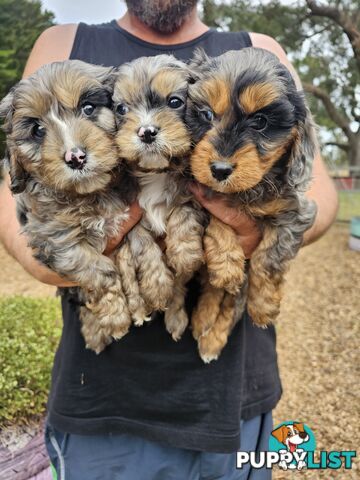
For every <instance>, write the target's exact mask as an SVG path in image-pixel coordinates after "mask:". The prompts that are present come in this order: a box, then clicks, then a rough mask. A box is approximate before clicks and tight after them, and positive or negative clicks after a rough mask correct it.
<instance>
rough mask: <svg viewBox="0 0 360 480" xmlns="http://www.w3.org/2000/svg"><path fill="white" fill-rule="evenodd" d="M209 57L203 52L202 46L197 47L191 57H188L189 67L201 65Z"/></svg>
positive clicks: (206, 61) (207, 60)
mask: <svg viewBox="0 0 360 480" xmlns="http://www.w3.org/2000/svg"><path fill="white" fill-rule="evenodd" d="M209 60H210V57H209V56H208V55H207V54H206V53H205V50H204V49H203V48H197V49H196V50H195V52H194V55H193V57H192V58H191V59H190V63H189V65H190V67H201V66H202V65H204V63H208V62H209Z"/></svg>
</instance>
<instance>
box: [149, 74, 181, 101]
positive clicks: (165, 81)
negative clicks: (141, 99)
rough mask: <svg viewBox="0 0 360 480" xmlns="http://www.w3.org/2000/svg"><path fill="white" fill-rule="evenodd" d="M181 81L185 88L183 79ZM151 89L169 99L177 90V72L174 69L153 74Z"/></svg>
mask: <svg viewBox="0 0 360 480" xmlns="http://www.w3.org/2000/svg"><path fill="white" fill-rule="evenodd" d="M181 81H182V82H183V86H184V88H186V82H185V81H184V80H183V79H181ZM151 87H152V88H153V89H154V90H155V91H158V92H159V93H161V95H163V96H164V97H169V96H170V95H171V94H172V93H174V92H176V91H177V90H178V89H179V72H178V71H177V70H176V69H174V70H170V69H163V70H162V71H160V72H158V73H156V74H155V76H154V78H153V79H152V80H151Z"/></svg>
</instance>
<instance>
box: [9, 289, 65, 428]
mask: <svg viewBox="0 0 360 480" xmlns="http://www.w3.org/2000/svg"><path fill="white" fill-rule="evenodd" d="M60 318H61V313H60V306H59V301H58V299H32V298H26V297H10V298H0V332H1V334H0V365H1V368H0V425H3V424H5V423H7V422H13V421H19V420H20V421H21V420H24V419H27V418H30V417H31V416H33V415H37V414H40V413H42V412H44V409H45V404H46V400H47V394H48V390H49V385H50V372H51V368H52V363H53V357H54V351H55V348H56V345H57V343H58V341H59V337H60V332H61V327H60Z"/></svg>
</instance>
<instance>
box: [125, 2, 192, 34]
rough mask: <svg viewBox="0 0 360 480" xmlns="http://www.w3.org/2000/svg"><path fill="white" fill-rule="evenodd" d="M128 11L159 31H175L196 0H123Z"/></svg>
mask: <svg viewBox="0 0 360 480" xmlns="http://www.w3.org/2000/svg"><path fill="white" fill-rule="evenodd" d="M125 1H126V5H127V7H128V10H129V12H130V13H131V14H132V15H134V16H135V17H137V18H138V19H139V20H140V21H141V22H143V23H144V24H145V25H147V26H148V27H150V28H152V29H153V30H155V31H157V32H159V33H173V32H176V31H177V30H178V29H179V28H180V27H181V26H182V24H183V23H184V22H185V20H186V18H187V17H188V16H189V15H190V13H191V12H192V10H193V9H194V7H195V6H196V4H197V3H198V0H125Z"/></svg>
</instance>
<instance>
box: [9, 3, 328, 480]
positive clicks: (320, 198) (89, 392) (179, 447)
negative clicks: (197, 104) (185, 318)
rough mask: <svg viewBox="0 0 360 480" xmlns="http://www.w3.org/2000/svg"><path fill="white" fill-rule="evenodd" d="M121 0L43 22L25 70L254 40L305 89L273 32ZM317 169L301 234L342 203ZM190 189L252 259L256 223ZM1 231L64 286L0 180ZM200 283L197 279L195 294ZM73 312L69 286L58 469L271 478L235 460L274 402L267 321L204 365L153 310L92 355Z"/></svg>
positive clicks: (185, 8) (56, 403)
mask: <svg viewBox="0 0 360 480" xmlns="http://www.w3.org/2000/svg"><path fill="white" fill-rule="evenodd" d="M126 3H127V6H128V11H127V12H126V14H125V15H124V16H123V17H122V18H121V19H120V20H118V21H115V20H114V21H113V22H110V23H108V24H104V25H101V26H87V25H84V24H80V25H59V26H55V27H51V28H50V29H48V30H46V31H45V32H44V33H43V34H42V35H41V36H40V38H39V39H38V41H37V42H36V44H35V46H34V49H33V51H32V53H31V55H30V58H29V60H28V63H27V66H26V69H25V73H24V75H25V76H28V75H31V74H32V73H33V72H34V71H36V70H37V69H38V68H39V67H40V66H41V65H43V64H46V63H50V62H54V61H63V60H65V59H68V58H72V59H75V58H78V59H80V60H84V61H87V62H89V63H97V64H104V65H119V64H120V63H124V62H126V61H130V60H133V59H134V58H137V57H140V56H153V55H157V54H161V53H172V54H174V55H175V56H177V57H179V58H181V59H185V60H187V59H189V58H190V57H191V56H192V53H193V51H194V50H195V49H196V48H197V47H202V48H203V49H204V50H205V51H206V52H207V53H208V55H210V56H216V55H219V54H221V53H223V52H225V51H227V50H234V49H240V48H245V47H250V46H254V47H259V48H264V49H267V50H269V51H272V52H273V53H274V54H275V55H277V56H278V57H279V59H280V61H281V62H283V63H284V64H285V65H286V66H287V67H288V69H289V70H290V71H291V72H292V74H293V76H294V79H295V82H296V84H297V85H298V88H299V89H301V85H300V81H299V79H298V76H297V74H296V73H295V72H294V70H293V68H292V66H291V65H290V63H289V61H288V60H287V58H286V55H285V53H284V51H283V50H282V48H281V47H280V45H278V44H277V42H276V41H275V40H273V39H272V38H270V37H267V36H265V35H262V34H257V33H250V34H247V33H245V32H239V33H237V34H229V33H221V32H216V31H214V30H210V29H209V28H208V27H207V26H206V25H204V24H203V23H202V22H201V20H200V18H199V16H198V14H197V8H196V7H197V3H198V2H197V1H196V0H175V1H172V2H170V1H168V0H145V1H141V2H140V1H139V0H127V2H126ZM313 177H314V181H313V183H312V186H311V189H310V191H309V192H308V196H309V197H310V198H312V199H313V200H314V201H315V202H316V203H317V206H318V214H317V218H316V221H315V224H314V225H313V227H312V228H311V229H310V230H308V232H307V233H306V237H305V243H310V242H312V241H314V240H316V239H317V238H319V237H320V236H321V235H322V234H323V233H324V232H325V231H326V229H327V228H328V227H329V226H330V224H331V223H332V221H333V220H334V217H335V214H336V207H337V200H336V193H335V190H334V187H333V184H332V182H331V180H330V179H329V177H328V174H327V172H326V169H325V167H324V164H323V162H322V160H321V158H320V156H319V155H318V156H317V158H316V159H315V163H314V168H313ZM192 193H193V194H194V196H195V197H196V199H197V200H198V201H199V202H200V203H201V204H202V205H203V207H204V208H205V209H207V210H208V211H209V212H211V214H212V215H214V216H215V217H217V218H219V219H220V220H221V221H222V222H224V223H226V224H228V225H229V226H231V227H232V228H233V229H234V231H235V232H236V234H237V235H238V241H239V243H240V244H241V246H242V248H243V250H244V252H245V254H246V256H247V258H250V257H251V254H252V252H253V251H254V250H255V249H256V247H257V245H258V244H259V242H260V240H261V233H260V231H259V230H258V228H257V226H256V224H255V223H254V222H253V221H252V220H251V219H249V218H247V217H246V216H244V215H242V214H240V213H239V212H238V211H237V210H235V209H233V208H230V207H228V206H227V205H225V203H224V201H223V200H221V199H219V198H214V199H211V200H209V199H207V198H205V196H204V194H203V190H202V188H201V186H200V185H197V186H193V188H192ZM140 218H141V209H140V208H139V206H138V204H137V203H135V204H133V205H132V207H131V216H130V219H129V221H128V222H127V223H126V225H124V227H123V228H122V230H121V231H120V232H119V234H118V236H117V237H116V238H110V239H109V241H108V245H107V248H106V252H105V253H106V254H107V255H111V253H112V252H113V251H114V250H115V248H116V247H117V246H118V245H119V243H120V242H121V240H122V238H123V237H124V235H126V233H127V232H128V231H129V230H130V229H131V228H132V227H133V226H134V225H135V224H136V223H137V222H138V221H139V219H140ZM0 239H1V241H2V243H3V244H4V245H5V247H6V248H7V250H8V251H9V253H10V254H11V255H13V257H14V258H15V259H16V260H18V261H19V262H20V263H21V264H22V265H23V267H24V268H25V269H26V270H27V271H28V272H30V273H31V274H32V275H33V276H34V277H35V278H37V279H38V280H40V281H42V282H44V283H48V284H51V285H56V286H60V287H68V286H70V284H69V282H68V281H67V280H66V279H63V278H60V277H58V276H57V275H56V274H55V273H54V272H52V271H50V270H48V269H47V268H45V267H43V266H41V265H40V264H39V263H38V262H37V261H36V260H34V258H33V255H32V251H31V249H29V248H28V247H27V241H26V238H24V236H21V235H20V234H19V224H18V222H17V219H16V215H15V201H14V198H13V197H12V196H11V193H10V190H9V188H8V181H5V182H3V184H2V185H1V187H0ZM196 293H197V291H196V286H192V288H191V294H190V297H193V296H196ZM191 301H192V299H191V298H190V299H189V305H191ZM77 315H78V314H77V307H76V304H75V303H74V299H73V298H71V295H70V294H69V295H68V296H67V297H65V298H64V300H63V317H64V330H63V336H62V340H61V343H60V346H59V350H58V352H57V355H56V359H55V366H54V370H53V380H52V388H51V394H50V399H49V419H48V425H47V447H48V451H49V454H50V457H51V460H52V462H53V464H54V466H55V467H56V470H57V473H58V478H59V479H61V480H63V479H65V478H66V479H67V480H83V479H85V478H86V479H88V480H92V479H95V478H101V479H109V480H110V479H111V480H115V479H124V480H133V479H139V480H161V479H164V480H168V479H174V480H185V479H186V480H193V479H199V478H200V479H202V480H205V479H209V480H210V479H215V478H218V479H223V480H231V479H234V480H235V479H245V478H248V479H252V480H265V479H268V478H270V476H271V473H270V471H267V470H253V471H250V470H236V450H238V449H240V450H243V451H252V450H258V451H261V450H266V449H267V446H268V439H269V436H270V433H271V430H272V422H271V413H270V412H271V410H272V409H273V408H274V407H275V405H276V403H277V402H278V400H279V398H280V395H281V385H280V381H279V376H278V369H277V363H276V352H275V333H274V329H273V328H272V327H271V328H268V329H267V330H262V329H258V328H256V327H254V326H253V325H252V323H251V320H250V319H249V318H248V317H247V316H245V317H244V318H243V320H242V322H239V323H238V325H237V326H236V327H235V328H234V331H233V333H232V336H231V338H230V340H229V344H228V346H227V347H226V349H224V352H223V353H222V355H221V356H220V358H219V360H218V361H217V362H213V363H212V364H210V365H204V364H203V363H202V362H201V360H200V359H199V358H198V356H197V352H196V344H195V342H194V341H193V339H192V337H191V333H190V332H187V334H186V335H184V337H183V339H182V340H181V341H180V342H178V343H175V342H173V341H172V339H171V337H170V336H168V335H167V334H166V332H165V331H164V328H163V326H162V325H161V323H162V318H161V316H160V315H155V316H154V319H153V321H152V322H151V323H149V324H148V325H147V326H146V327H143V328H141V329H132V330H131V332H130V333H129V334H128V335H126V336H125V337H124V338H123V339H122V340H121V341H120V342H117V343H115V344H113V345H111V347H109V348H108V349H107V350H106V351H104V352H103V353H102V354H101V355H99V356H96V355H95V354H94V353H93V352H90V351H88V350H85V346H84V344H83V340H82V338H81V335H80V326H79V322H78V316H77ZM24 328H26V326H24Z"/></svg>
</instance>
